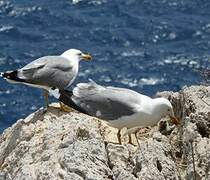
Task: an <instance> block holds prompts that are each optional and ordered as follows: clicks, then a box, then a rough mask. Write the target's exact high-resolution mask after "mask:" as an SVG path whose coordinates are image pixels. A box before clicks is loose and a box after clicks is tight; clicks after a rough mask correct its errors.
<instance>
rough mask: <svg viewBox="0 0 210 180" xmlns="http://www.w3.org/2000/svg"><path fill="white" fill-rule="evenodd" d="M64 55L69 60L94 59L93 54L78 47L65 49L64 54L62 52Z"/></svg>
mask: <svg viewBox="0 0 210 180" xmlns="http://www.w3.org/2000/svg"><path fill="white" fill-rule="evenodd" d="M61 56H62V57H65V58H67V59H69V60H78V61H80V60H86V61H89V60H91V59H92V57H91V55H90V54H88V53H83V52H82V51H80V50H78V49H69V50H67V51H65V52H64V53H63V54H61Z"/></svg>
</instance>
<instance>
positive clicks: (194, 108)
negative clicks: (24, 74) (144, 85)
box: [0, 86, 210, 180]
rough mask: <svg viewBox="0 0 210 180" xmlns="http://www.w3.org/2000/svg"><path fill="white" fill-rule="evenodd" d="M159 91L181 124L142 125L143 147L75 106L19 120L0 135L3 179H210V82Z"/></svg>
mask: <svg viewBox="0 0 210 180" xmlns="http://www.w3.org/2000/svg"><path fill="white" fill-rule="evenodd" d="M157 95H158V96H164V97H167V98H169V99H170V100H171V102H172V104H173V106H174V110H175V114H176V116H177V117H178V118H179V119H180V120H181V121H180V125H179V127H175V126H172V125H170V124H168V122H167V118H165V119H163V120H161V122H160V123H159V127H158V126H155V127H153V128H143V129H141V130H140V131H139V133H138V141H139V143H140V147H138V146H134V145H131V144H128V143H127V142H128V137H124V138H123V144H122V145H119V144H117V137H116V133H117V130H116V129H115V128H112V127H109V126H108V125H106V123H105V122H103V121H100V120H98V119H96V118H93V117H90V116H87V115H84V114H82V113H78V112H76V111H72V112H70V113H63V112H60V111H59V110H58V109H55V108H53V107H51V108H49V110H48V111H47V112H46V113H44V112H43V110H42V109H40V110H38V111H36V112H34V113H33V114H31V115H29V116H28V117H26V118H25V119H20V120H18V121H17V122H16V123H15V124H14V125H13V126H12V127H10V128H8V129H6V130H5V131H4V132H3V134H1V135H0V179H2V180H10V179H11V180H12V179H16V180H19V179H20V180H22V179H26V180H28V179H30V180H35V179H42V180H44V179H50V180H51V179H52V180H53V179H56V180H57V179H66V180H71V179H78V180H79V179H91V180H93V179H97V180H98V179H118V180H123V179H125V180H137V179H146V180H147V179H148V180H150V179H151V180H153V179H157V180H159V179H160V180H162V179H177V180H178V179H193V177H196V179H210V139H209V135H210V106H209V103H210V87H205V86H191V87H184V88H183V89H182V90H181V91H180V92H176V93H173V92H161V93H158V94H157ZM134 142H135V143H136V141H134Z"/></svg>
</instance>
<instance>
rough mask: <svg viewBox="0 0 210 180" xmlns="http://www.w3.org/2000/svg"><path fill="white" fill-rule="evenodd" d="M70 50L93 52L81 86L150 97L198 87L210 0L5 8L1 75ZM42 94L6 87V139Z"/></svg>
mask: <svg viewBox="0 0 210 180" xmlns="http://www.w3.org/2000/svg"><path fill="white" fill-rule="evenodd" d="M69 48H78V49H81V50H83V51H87V52H90V53H91V54H92V55H93V57H94V61H92V62H91V63H90V62H81V64H80V74H79V76H78V78H77V79H76V82H75V83H77V82H84V81H87V80H88V78H92V79H93V80H95V81H96V82H98V83H100V84H103V85H114V86H120V87H126V88H131V89H134V90H137V91H139V92H141V93H145V94H147V95H154V94H155V92H157V91H163V90H173V91H177V90H179V89H180V88H181V87H182V86H184V85H191V84H199V83H200V80H201V79H200V77H199V74H198V73H197V72H196V71H195V70H196V69H201V68H207V67H209V62H210V1H209V0H59V1H58V0H44V1H43V0H30V1H29V0H10V1H9V0H8V1H5V0H3V1H0V71H6V70H14V69H16V68H20V67H22V66H23V65H25V64H27V63H29V62H31V61H32V60H34V59H36V58H38V57H41V56H44V55H57V54H61V53H62V52H63V51H65V50H67V49H69ZM41 95H42V94H41V90H39V89H34V88H30V87H26V86H23V85H13V84H8V83H7V82H5V81H4V80H2V79H0V132H1V131H2V130H3V129H5V128H6V127H8V126H11V124H13V123H14V122H15V121H16V120H17V119H19V118H24V117H25V116H27V115H28V114H29V113H30V112H32V111H34V110H36V109H37V108H39V107H41V106H42V105H43V99H42V96H41Z"/></svg>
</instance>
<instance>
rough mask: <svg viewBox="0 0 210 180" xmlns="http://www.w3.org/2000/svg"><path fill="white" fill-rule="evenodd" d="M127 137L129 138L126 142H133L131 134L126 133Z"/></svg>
mask: <svg viewBox="0 0 210 180" xmlns="http://www.w3.org/2000/svg"><path fill="white" fill-rule="evenodd" d="M128 138H129V139H128V143H129V144H133V142H132V137H131V134H128Z"/></svg>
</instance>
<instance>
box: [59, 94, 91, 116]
mask: <svg viewBox="0 0 210 180" xmlns="http://www.w3.org/2000/svg"><path fill="white" fill-rule="evenodd" d="M59 93H60V97H59V101H61V102H62V103H64V104H65V105H67V106H69V107H71V108H73V109H75V110H77V111H79V112H81V113H84V114H87V115H90V114H89V113H88V112H87V111H86V110H85V109H83V108H82V107H80V106H79V105H77V104H76V103H75V102H74V101H73V100H72V96H73V92H72V91H68V90H59Z"/></svg>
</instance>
